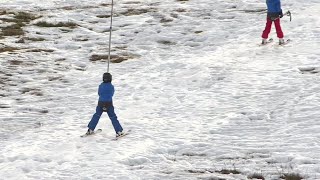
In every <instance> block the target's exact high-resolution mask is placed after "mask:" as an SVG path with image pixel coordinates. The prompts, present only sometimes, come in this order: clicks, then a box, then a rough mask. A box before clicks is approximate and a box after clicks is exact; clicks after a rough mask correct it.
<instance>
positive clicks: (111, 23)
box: [107, 0, 113, 72]
mask: <svg viewBox="0 0 320 180" xmlns="http://www.w3.org/2000/svg"><path fill="white" fill-rule="evenodd" d="M110 17H111V21H110V34H109V55H108V71H107V72H109V68H110V56H111V55H110V54H111V35H112V19H113V0H112V2H111V16H110Z"/></svg>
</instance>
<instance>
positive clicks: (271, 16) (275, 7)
mask: <svg viewBox="0 0 320 180" xmlns="http://www.w3.org/2000/svg"><path fill="white" fill-rule="evenodd" d="M266 3H267V7H268V14H267V23H266V27H265V29H264V31H263V33H262V44H266V43H267V38H268V35H269V33H270V31H271V26H272V22H274V25H275V27H276V31H277V36H278V38H279V44H280V45H281V44H284V39H283V37H284V35H283V32H282V29H281V25H280V18H282V17H283V13H282V9H281V2H280V0H266Z"/></svg>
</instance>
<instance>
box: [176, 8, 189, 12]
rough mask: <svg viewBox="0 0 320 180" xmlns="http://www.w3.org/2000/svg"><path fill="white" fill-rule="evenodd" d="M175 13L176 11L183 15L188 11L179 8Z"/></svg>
mask: <svg viewBox="0 0 320 180" xmlns="http://www.w3.org/2000/svg"><path fill="white" fill-rule="evenodd" d="M175 11H176V12H180V13H182V12H187V10H186V9H182V8H178V9H176V10H175Z"/></svg>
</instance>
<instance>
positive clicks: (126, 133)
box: [112, 130, 131, 141]
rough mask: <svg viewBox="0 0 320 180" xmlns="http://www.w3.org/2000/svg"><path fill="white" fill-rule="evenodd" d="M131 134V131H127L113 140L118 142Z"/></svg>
mask: <svg viewBox="0 0 320 180" xmlns="http://www.w3.org/2000/svg"><path fill="white" fill-rule="evenodd" d="M130 132H131V130H128V131H125V132H123V134H122V135H121V136H118V137H115V138H113V139H112V140H113V141H117V140H119V139H121V138H123V137H124V136H126V135H128V134H130Z"/></svg>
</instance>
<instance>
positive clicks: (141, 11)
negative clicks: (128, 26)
mask: <svg viewBox="0 0 320 180" xmlns="http://www.w3.org/2000/svg"><path fill="white" fill-rule="evenodd" d="M154 11H155V9H153V8H148V9H127V11H125V12H123V13H121V14H122V15H124V16H134V15H141V14H145V13H148V12H154Z"/></svg>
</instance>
